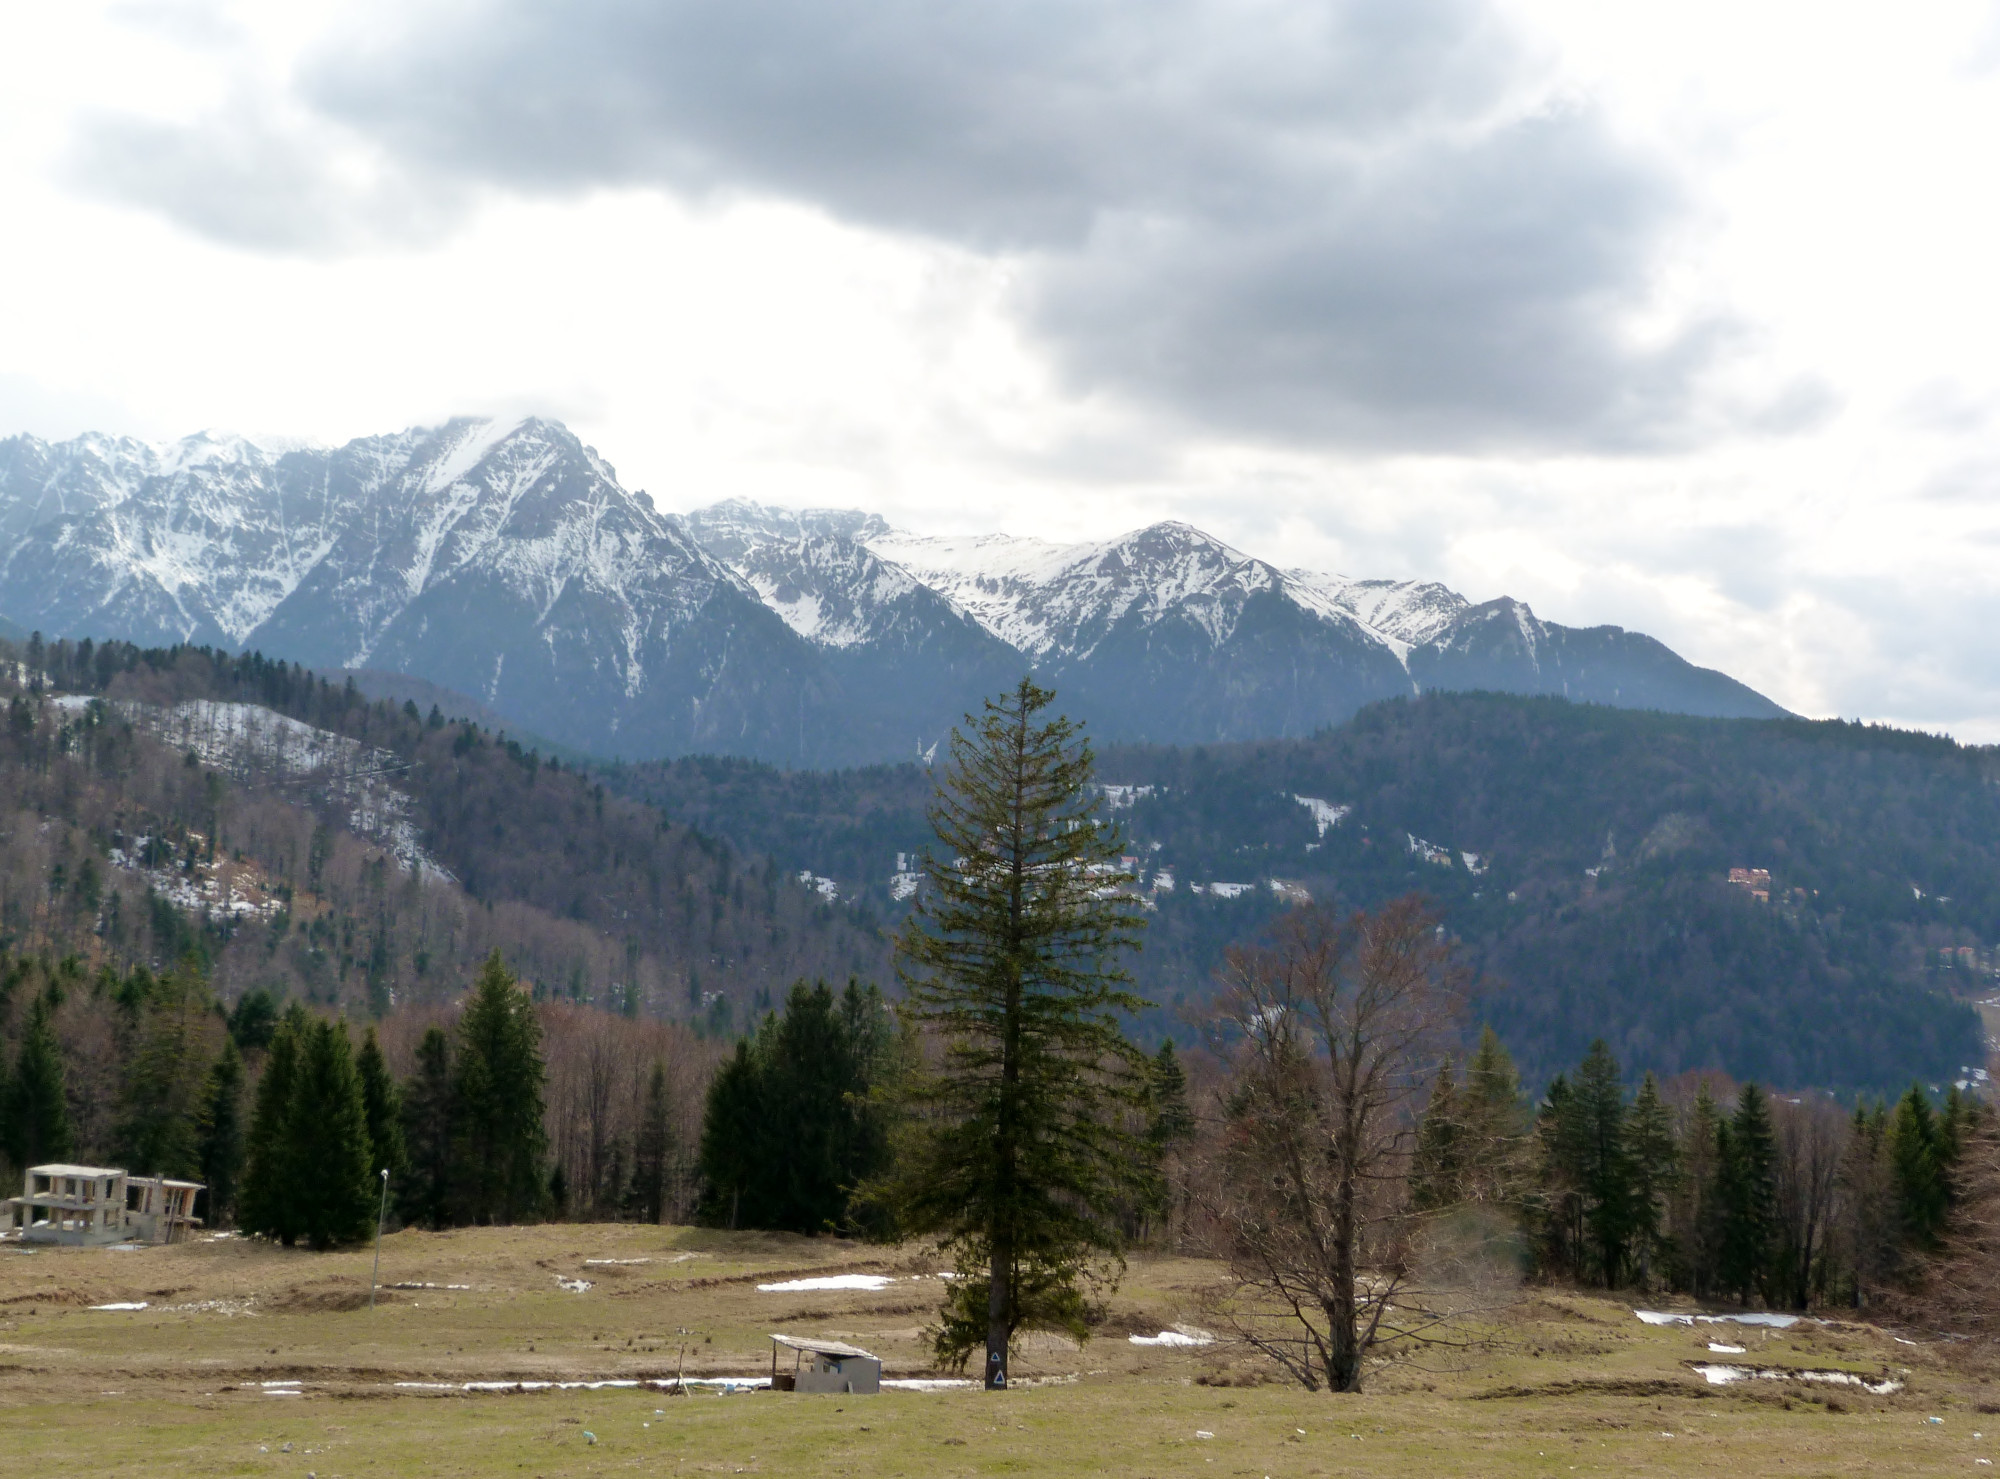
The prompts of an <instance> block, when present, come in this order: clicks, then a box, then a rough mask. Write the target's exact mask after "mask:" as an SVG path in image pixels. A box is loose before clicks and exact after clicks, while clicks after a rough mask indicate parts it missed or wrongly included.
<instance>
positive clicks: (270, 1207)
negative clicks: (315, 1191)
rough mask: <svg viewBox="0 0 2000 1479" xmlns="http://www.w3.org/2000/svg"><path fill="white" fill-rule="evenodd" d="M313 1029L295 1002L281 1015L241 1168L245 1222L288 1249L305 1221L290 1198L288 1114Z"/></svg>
mask: <svg viewBox="0 0 2000 1479" xmlns="http://www.w3.org/2000/svg"><path fill="white" fill-rule="evenodd" d="M311 1031H312V1018H311V1017H309V1016H308V1015H307V1014H306V1010H305V1008H304V1007H302V1006H300V1005H299V1004H298V1003H297V1002H293V1003H292V1004H291V1005H290V1006H288V1007H286V1008H285V1013H284V1015H283V1016H282V1017H280V1018H279V1019H278V1026H277V1029H276V1030H275V1031H274V1032H273V1033H272V1035H271V1047H270V1051H269V1052H267V1053H266V1054H265V1055H264V1073H263V1076H262V1077H261V1078H259V1079H258V1080H257V1095H256V1102H255V1104H254V1106H253V1108H252V1109H251V1112H250V1137H249V1145H248V1154H247V1155H246V1157H245V1160H244V1168H243V1197H242V1207H241V1213H240V1220H241V1223H242V1226H243V1227H244V1228H245V1229H246V1230H247V1231H250V1232H255V1233H263V1234H264V1235H265V1236H267V1237H272V1238H276V1239H277V1240H278V1241H279V1242H281V1243H283V1244H284V1245H285V1246H286V1247H287V1248H289V1247H291V1246H292V1244H294V1243H296V1242H297V1241H298V1238H299V1233H300V1230H301V1228H302V1226H303V1224H302V1223H301V1222H300V1220H299V1208H298V1205H297V1203H296V1202H295V1201H294V1200H293V1197H292V1187H293V1185H294V1184H295V1182H296V1181H297V1168H296V1167H295V1166H294V1165H293V1162H292V1153H293V1144H292V1136H291V1128H290V1119H291V1112H292V1100H293V1095H294V1091H295V1089H296V1088H297V1084H298V1077H299V1059H300V1056H301V1054H302V1052H303V1051H304V1047H305V1040H306V1038H307V1036H308V1035H309V1034H310V1033H311Z"/></svg>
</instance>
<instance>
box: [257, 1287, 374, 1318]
mask: <svg viewBox="0 0 2000 1479" xmlns="http://www.w3.org/2000/svg"><path fill="white" fill-rule="evenodd" d="M404 1301H405V1296H404V1295H401V1294H397V1293H395V1292H394V1291H393V1290H389V1289H382V1290H378V1291H377V1292H376V1295H375V1303H376V1304H377V1305H378V1306H380V1305H385V1304H402V1303H403V1302H404ZM259 1304H260V1306H261V1307H262V1308H263V1309H265V1310H267V1311H269V1312H270V1313H272V1314H279V1315H343V1314H346V1313H347V1312H348V1311H350V1310H365V1309H367V1308H368V1291H367V1290H366V1289H354V1288H344V1287H337V1288H332V1289H327V1288H319V1289H287V1290H285V1291H284V1292H283V1293H280V1294H274V1295H270V1296H267V1297H266V1298H264V1299H262V1300H260V1301H259Z"/></svg>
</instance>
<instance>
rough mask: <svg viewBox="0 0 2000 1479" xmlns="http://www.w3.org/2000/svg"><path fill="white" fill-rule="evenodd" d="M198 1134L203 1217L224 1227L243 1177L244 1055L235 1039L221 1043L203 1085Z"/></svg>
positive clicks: (231, 1216) (231, 1213) (215, 1224)
mask: <svg viewBox="0 0 2000 1479" xmlns="http://www.w3.org/2000/svg"><path fill="white" fill-rule="evenodd" d="M198 1133H199V1149H200V1154H201V1179H202V1182H203V1184H204V1185H206V1186H207V1188H208V1190H207V1191H206V1193H204V1195H205V1196H206V1198H207V1212H206V1214H205V1216H206V1218H207V1221H208V1225H209V1226H210V1227H227V1226H228V1225H229V1224H230V1222H231V1221H232V1220H233V1218H234V1215H235V1212H236V1193H237V1182H238V1180H239V1179H240V1178H241V1176H242V1174H243V1055H242V1054H241V1053H239V1052H237V1051H236V1040H235V1039H234V1038H230V1037H225V1038H224V1039H223V1040H222V1056H221V1057H219V1058H217V1059H216V1060H215V1066H214V1067H213V1068H211V1069H209V1071H208V1078H207V1080H206V1081H205V1082H204V1083H203V1084H202V1089H201V1114H200V1118H199V1121H198Z"/></svg>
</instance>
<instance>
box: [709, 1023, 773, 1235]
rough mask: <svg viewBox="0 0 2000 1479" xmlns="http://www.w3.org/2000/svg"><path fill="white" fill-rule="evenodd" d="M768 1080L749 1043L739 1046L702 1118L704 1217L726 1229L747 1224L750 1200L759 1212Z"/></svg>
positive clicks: (712, 1087) (714, 1082)
mask: <svg viewBox="0 0 2000 1479" xmlns="http://www.w3.org/2000/svg"><path fill="white" fill-rule="evenodd" d="M763 1110H764V1092H763V1075H762V1073H761V1072H760V1071H759V1065H758V1062H757V1059H756V1058H755V1057H754V1056H753V1055H752V1053H751V1051H750V1044H749V1043H748V1042H743V1041H739V1042H738V1043H737V1044H736V1051H735V1053H734V1054H732V1055H731V1056H730V1058H729V1059H728V1061H727V1062H725V1063H724V1064H723V1065H722V1067H721V1068H720V1069H718V1070H717V1072H716V1075H715V1077H714V1078H712V1079H710V1080H709V1081H708V1098H707V1100H706V1102H705V1103H704V1105H703V1109H702V1116H701V1179H702V1185H703V1188H704V1190H703V1196H702V1216H703V1218H704V1220H706V1221H709V1222H713V1223H716V1224H718V1225H720V1226H722V1227H731V1228H733V1227H737V1226H740V1225H741V1224H742V1218H743V1212H744V1200H745V1198H746V1196H747V1197H749V1198H750V1199H751V1212H752V1215H753V1216H754V1215H755V1212H756V1200H755V1199H756V1197H757V1196H758V1184H759V1183H758V1177H759V1173H760V1169H761V1167H762V1164H763V1160H764V1156H763V1140H764V1135H765V1133H766V1130H767V1126H766V1122H765V1120H764V1113H763Z"/></svg>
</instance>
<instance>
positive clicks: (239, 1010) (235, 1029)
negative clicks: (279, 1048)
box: [229, 986, 278, 1053]
mask: <svg viewBox="0 0 2000 1479" xmlns="http://www.w3.org/2000/svg"><path fill="white" fill-rule="evenodd" d="M277 1031H278V1004H277V1003H276V1002H275V1001H273V1000H272V999H271V993H270V992H268V991H266V990H264V989H263V988H262V987H261V986H260V987H258V988H257V989H256V990H255V991H246V992H244V993H243V995H241V996H240V997H238V998H237V999H236V1006H235V1009H234V1010H233V1011H231V1012H230V1014H229V1035H230V1037H232V1038H234V1039H235V1041H236V1046H237V1048H238V1049H239V1050H241V1051H242V1052H245V1053H254V1052H256V1051H258V1050H259V1049H261V1048H268V1047H269V1046H270V1045H271V1039H272V1038H273V1037H274V1036H276V1035H277Z"/></svg>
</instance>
